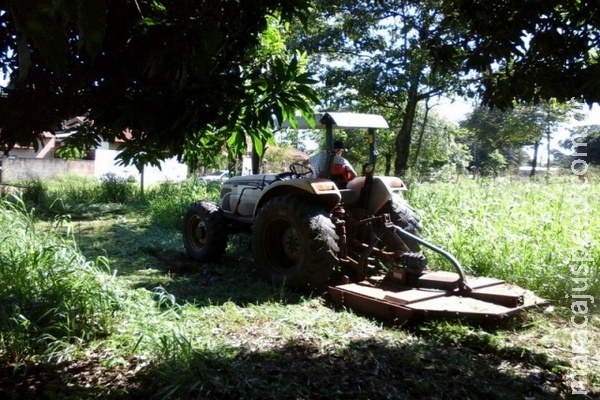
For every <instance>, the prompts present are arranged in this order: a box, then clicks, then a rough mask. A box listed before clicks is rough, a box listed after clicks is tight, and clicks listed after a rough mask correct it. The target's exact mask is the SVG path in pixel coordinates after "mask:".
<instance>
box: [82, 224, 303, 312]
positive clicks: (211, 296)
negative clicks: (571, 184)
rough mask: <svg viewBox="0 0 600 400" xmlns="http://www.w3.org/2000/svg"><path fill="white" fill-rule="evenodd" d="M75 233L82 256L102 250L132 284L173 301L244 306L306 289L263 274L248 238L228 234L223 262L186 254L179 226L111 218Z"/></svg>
mask: <svg viewBox="0 0 600 400" xmlns="http://www.w3.org/2000/svg"><path fill="white" fill-rule="evenodd" d="M75 238H76V241H77V243H78V246H79V247H80V249H81V251H82V253H83V254H84V256H86V258H91V259H93V258H95V257H98V256H106V257H108V259H109V264H110V269H111V270H112V271H113V272H116V273H117V275H118V276H121V277H123V278H124V280H125V281H126V282H128V284H129V285H130V286H131V287H132V288H146V289H149V290H153V289H155V288H156V287H162V288H164V289H165V290H166V291H167V292H169V293H170V294H172V295H174V296H175V298H176V299H177V301H178V303H180V304H183V303H193V304H197V305H199V306H201V305H205V304H211V305H218V304H222V303H224V302H233V303H235V304H237V305H240V306H244V305H247V304H260V303H263V302H267V301H273V300H277V301H281V300H283V301H285V302H287V303H290V304H292V303H296V302H298V301H300V300H301V299H302V297H303V296H306V295H311V294H312V293H309V292H304V293H301V292H297V291H293V290H289V289H288V288H284V287H281V286H274V285H272V284H271V283H269V282H266V281H265V280H263V279H262V278H261V277H260V275H259V273H258V271H257V270H256V268H255V266H254V262H253V260H252V257H251V255H250V242H249V238H247V237H243V236H231V237H230V240H229V243H228V248H227V252H226V254H225V256H224V257H223V260H222V262H219V263H199V262H197V261H194V260H192V259H190V258H189V257H188V256H187V254H186V252H185V250H184V248H183V241H182V238H181V232H179V231H177V230H174V229H172V230H167V229H164V228H163V227H157V226H153V225H149V224H148V225H142V224H139V223H136V224H125V223H123V224H118V223H116V224H112V225H110V226H108V227H106V228H104V229H98V227H94V228H91V229H79V230H78V231H77V230H76V232H75Z"/></svg>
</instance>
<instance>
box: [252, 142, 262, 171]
mask: <svg viewBox="0 0 600 400" xmlns="http://www.w3.org/2000/svg"><path fill="white" fill-rule="evenodd" d="M251 156H252V174H253V175H256V174H260V164H261V162H260V159H261V157H260V156H259V155H258V153H257V152H256V150H255V149H254V146H252V155H251Z"/></svg>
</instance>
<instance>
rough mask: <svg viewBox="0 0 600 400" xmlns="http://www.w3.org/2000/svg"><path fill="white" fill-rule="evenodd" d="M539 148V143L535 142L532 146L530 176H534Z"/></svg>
mask: <svg viewBox="0 0 600 400" xmlns="http://www.w3.org/2000/svg"><path fill="white" fill-rule="evenodd" d="M539 147H540V141H539V140H536V141H535V143H534V144H533V159H532V160H531V174H530V176H534V175H535V167H536V166H537V158H538V148H539Z"/></svg>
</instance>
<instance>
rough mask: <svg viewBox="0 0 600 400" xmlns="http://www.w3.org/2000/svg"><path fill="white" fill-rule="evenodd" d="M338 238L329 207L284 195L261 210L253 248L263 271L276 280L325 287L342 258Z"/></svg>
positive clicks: (289, 284) (267, 276)
mask: <svg viewBox="0 0 600 400" xmlns="http://www.w3.org/2000/svg"><path fill="white" fill-rule="evenodd" d="M337 241H338V236H337V234H336V232H335V226H334V224H333V222H332V221H331V219H330V217H329V214H328V213H327V212H325V210H323V209H322V208H321V207H318V206H316V205H312V204H310V203H309V202H307V201H306V199H301V198H297V197H291V196H280V197H274V198H273V199H271V200H269V201H268V202H267V203H266V204H265V205H264V206H263V207H262V208H261V210H260V211H259V213H258V215H257V217H256V220H255V223H254V228H253V233H252V251H253V255H254V260H255V262H256V264H257V265H258V267H259V268H260V270H261V272H262V274H263V275H264V276H265V277H266V278H267V279H268V280H269V281H271V282H272V283H274V284H284V285H287V286H292V287H295V288H300V289H304V288H306V287H312V288H322V287H324V286H325V285H326V284H327V282H328V281H329V278H330V276H331V273H332V272H333V269H334V267H335V265H336V264H337V261H338V258H337V253H338V251H339V248H338V244H337Z"/></svg>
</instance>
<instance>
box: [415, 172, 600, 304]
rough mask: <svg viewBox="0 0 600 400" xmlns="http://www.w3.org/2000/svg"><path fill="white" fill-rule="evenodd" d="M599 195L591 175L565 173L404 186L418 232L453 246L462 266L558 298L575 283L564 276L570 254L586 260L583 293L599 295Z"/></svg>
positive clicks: (434, 260)
mask: <svg viewBox="0 0 600 400" xmlns="http://www.w3.org/2000/svg"><path fill="white" fill-rule="evenodd" d="M599 196H600V187H599V186H598V184H597V182H592V183H590V184H588V185H586V186H582V184H581V183H580V182H579V181H577V182H572V181H570V180H569V179H567V178H554V179H551V180H541V181H529V180H489V181H476V180H471V179H463V180H459V181H456V182H452V183H436V184H415V185H412V186H411V189H410V191H409V192H408V193H407V198H408V199H409V201H410V202H411V204H412V205H413V206H414V207H415V208H416V209H418V210H419V211H420V213H421V215H422V223H423V229H424V231H423V236H424V237H425V238H426V239H429V240H430V241H432V242H433V243H437V244H439V245H441V246H442V247H445V248H446V249H447V250H449V251H450V252H451V253H454V254H455V255H456V256H457V258H458V259H459V260H460V261H461V262H462V264H463V267H465V269H466V270H467V272H468V273H470V274H474V275H486V276H495V277H499V278H502V279H506V280H507V281H510V282H513V283H517V284H520V285H523V286H525V287H528V288H529V289H532V290H534V291H536V292H538V293H539V294H541V295H543V296H545V297H546V298H548V299H552V300H554V301H556V302H558V303H561V302H564V303H565V304H566V300H565V296H567V295H569V294H571V293H572V290H573V288H574V287H575V286H577V287H581V286H582V284H581V283H577V282H576V281H574V280H573V279H572V278H574V277H575V276H574V274H573V271H572V270H571V268H575V267H576V265H575V261H572V260H573V259H574V258H576V257H577V254H576V253H579V256H580V257H581V256H583V255H584V254H585V256H586V257H589V258H590V259H592V260H593V261H588V265H587V266H588V271H587V272H588V273H587V275H586V277H585V278H587V285H588V288H587V291H586V294H590V295H592V296H596V297H597V296H599V295H600V273H599V271H598V266H599V265H600V248H599V247H598V242H597V240H598V238H600V215H598V213H597V212H596V210H595V208H596V203H597V199H598V198H599ZM582 246H583V247H582ZM583 249H585V250H583ZM428 255H429V253H428ZM430 258H431V260H432V263H434V264H435V265H436V266H442V265H447V264H445V263H444V262H443V260H441V259H440V258H439V257H437V256H436V255H431V257H430ZM579 264H580V263H577V265H579ZM569 304H570V302H569Z"/></svg>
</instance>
